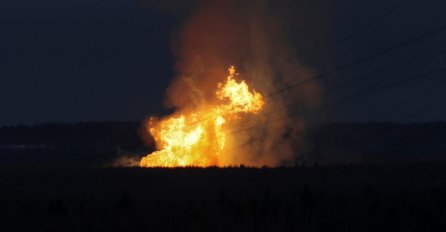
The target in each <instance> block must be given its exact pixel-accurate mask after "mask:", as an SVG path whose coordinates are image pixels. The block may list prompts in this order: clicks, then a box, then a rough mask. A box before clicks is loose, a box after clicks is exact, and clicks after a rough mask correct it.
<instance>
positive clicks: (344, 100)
mask: <svg viewBox="0 0 446 232" xmlns="http://www.w3.org/2000/svg"><path fill="white" fill-rule="evenodd" d="M432 58H433V57H431V58H429V59H427V60H425V61H424V62H422V63H420V64H418V65H416V66H410V67H409V68H408V69H406V70H403V71H402V72H399V73H397V74H396V75H393V77H399V76H401V75H403V74H405V73H406V72H408V71H412V69H413V68H415V67H417V66H419V65H422V64H425V63H426V62H427V61H430V60H431V59H432ZM444 69H446V67H444V68H441V69H437V70H434V71H430V72H427V73H422V74H418V75H415V76H412V77H411V78H407V79H403V80H399V81H395V82H392V83H390V84H388V85H385V86H378V87H375V88H374V89H371V90H368V91H364V92H363V91H359V92H357V93H355V94H354V95H352V96H347V97H345V98H342V99H340V100H337V101H334V102H332V103H331V104H332V105H334V104H339V103H343V102H346V101H349V100H352V99H356V98H358V97H362V96H364V95H367V94H370V93H372V92H376V91H380V90H383V89H387V88H391V87H394V86H397V85H400V84H404V83H406V82H410V81H413V80H416V79H419V78H421V77H424V76H427V75H431V74H435V73H438V72H441V71H443V70H444ZM366 76H367V75H366ZM348 83H349V82H344V83H343V84H341V85H338V86H335V87H334V88H332V89H331V90H330V91H332V90H336V89H338V88H340V87H342V86H344V85H345V84H348ZM327 92H328V91H327ZM319 94H320V93H318V94H317V95H319ZM313 96H316V94H315V95H313ZM299 103H300V102H292V103H291V104H289V105H287V106H286V107H285V108H284V109H281V110H275V111H272V112H269V113H268V114H275V113H278V112H282V111H285V110H288V109H289V108H291V107H294V106H295V105H297V104H299ZM318 110H320V108H316V109H309V110H306V111H304V112H301V113H300V114H299V115H301V114H303V115H305V114H308V113H314V111H318ZM285 119H288V116H286V117H281V118H279V119H274V121H276V120H285ZM262 125H263V123H258V124H254V125H251V126H248V127H245V128H241V129H237V130H235V131H232V132H231V134H232V133H239V132H242V131H245V130H249V129H252V128H255V127H258V126H262Z"/></svg>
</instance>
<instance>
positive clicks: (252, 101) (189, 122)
mask: <svg viewBox="0 0 446 232" xmlns="http://www.w3.org/2000/svg"><path fill="white" fill-rule="evenodd" d="M228 71H229V75H228V78H227V80H226V82H225V83H224V84H223V83H218V85H217V91H216V92H215V94H216V97H217V99H218V103H217V104H213V105H209V106H206V107H201V108H200V109H199V110H197V111H194V112H192V113H189V114H181V115H179V116H172V117H169V118H166V119H163V120H162V121H156V120H155V119H154V118H150V120H149V132H150V134H151V135H152V136H153V138H154V140H155V143H156V146H157V149H158V151H155V152H153V153H151V154H149V155H147V156H146V157H144V158H142V159H141V162H140V166H141V167H178V166H199V167H206V166H224V165H233V164H235V163H234V161H233V160H232V159H231V157H230V156H229V155H228V152H226V153H225V149H226V148H227V143H228V137H229V136H230V133H229V131H228V128H225V124H227V123H228V122H229V121H235V120H238V119H240V117H241V116H242V113H253V114H256V113H258V112H260V111H261V110H262V108H263V106H264V104H265V102H264V100H263V97H262V95H261V94H260V93H257V92H256V91H255V90H253V91H252V92H251V91H249V87H248V85H247V84H246V82H245V81H244V80H242V81H241V82H237V81H236V80H235V76H236V75H237V74H236V70H235V67H234V66H231V67H230V68H229V69H228ZM199 115H200V116H202V115H207V117H206V118H199ZM209 115H211V116H209Z"/></svg>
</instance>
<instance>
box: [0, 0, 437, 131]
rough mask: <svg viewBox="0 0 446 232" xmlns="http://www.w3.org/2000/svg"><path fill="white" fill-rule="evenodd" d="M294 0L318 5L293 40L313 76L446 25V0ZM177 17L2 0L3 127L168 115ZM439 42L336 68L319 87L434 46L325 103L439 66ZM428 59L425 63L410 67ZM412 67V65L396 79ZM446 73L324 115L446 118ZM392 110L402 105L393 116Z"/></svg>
mask: <svg viewBox="0 0 446 232" xmlns="http://www.w3.org/2000/svg"><path fill="white" fill-rule="evenodd" d="M334 2H336V3H334ZM297 7H308V10H309V12H314V13H315V14H311V18H310V16H308V17H309V18H308V21H305V20H304V21H303V22H301V24H302V23H303V24H306V25H307V27H301V28H296V30H295V33H293V38H292V39H296V40H297V38H299V37H301V38H306V40H305V39H303V40H300V41H313V43H311V44H310V42H307V43H304V44H302V42H300V44H299V46H296V47H298V48H299V49H300V51H301V53H300V54H301V55H302V57H299V58H301V59H302V60H305V61H306V64H307V65H310V66H312V67H313V68H314V69H315V70H316V71H317V72H324V71H329V70H332V69H334V68H336V67H339V66H341V65H343V64H346V63H350V62H351V61H354V60H358V59H360V58H362V57H365V56H367V55H369V54H373V53H375V52H378V51H381V50H384V49H386V48H388V47H392V46H394V45H396V44H399V43H401V42H402V41H405V40H407V39H409V38H412V37H416V36H418V35H420V34H423V33H424V32H427V31H430V30H432V29H435V28H437V27H440V26H441V25H444V24H446V14H445V13H444V12H446V2H445V1H441V0H430V1H421V0H418V1H416V0H406V1H388V0H380V1H354V0H341V1H328V0H325V1H324V0H318V1H310V0H305V1H301V2H300V4H299V5H298V6H297ZM391 9H394V10H392V11H391ZM389 11H390V13H385V12H389ZM309 15H310V14H309ZM317 17H323V18H324V19H325V21H324V22H325V24H324V25H320V24H316V21H314V20H315V18H317ZM301 18H302V17H301ZM179 22H180V20H179V19H178V17H176V16H173V15H172V14H170V13H168V12H165V11H160V10H155V9H151V8H149V7H147V6H146V5H144V4H142V3H141V2H139V1H136V0H108V1H105V0H41V1H31V0H22V1H17V0H7V1H2V2H1V3H0V28H1V36H0V77H1V84H0V115H1V117H0V125H11V124H18V123H27V124H29V123H41V122H76V121H90V120H94V121H101V120H141V119H143V118H144V117H145V116H147V115H148V114H152V113H161V112H163V108H162V102H163V98H164V91H165V89H166V87H167V86H168V83H169V82H170V80H171V78H172V77H173V76H174V72H173V68H172V66H173V64H174V58H173V57H172V55H171V49H170V41H171V36H172V32H173V31H174V29H175V28H177V27H178V23H179ZM312 24H314V26H313V25H312ZM290 25H294V24H293V23H290ZM366 25H369V26H367V27H366V28H365V29H361V28H363V27H364V26H366ZM302 28H312V30H308V31H305V30H302ZM299 29H300V30H299ZM318 30H323V31H324V32H325V35H326V36H327V38H324V39H323V40H317V39H314V38H312V36H315V35H317V34H318V33H314V32H313V31H318ZM351 35H353V36H352V37H349V36H351ZM345 38H348V39H347V40H345V42H344V43H342V41H344V39H345ZM445 39H446V32H445V31H441V32H439V33H437V34H435V35H432V36H430V37H426V38H424V39H423V40H420V41H418V42H417V43H413V44H409V45H407V46H405V47H402V48H400V49H397V50H395V51H392V52H390V53H388V54H386V55H385V56H380V57H376V58H375V59H373V60H370V61H368V62H364V63H362V64H359V65H355V66H354V67H352V68H349V69H345V70H343V71H342V72H337V73H336V75H333V76H331V77H330V78H327V79H326V80H325V79H324V80H321V81H320V85H321V86H322V90H323V91H324V90H326V89H330V88H331V87H332V86H335V85H337V84H338V83H342V82H343V81H348V80H350V79H351V78H355V77H357V76H359V75H363V74H367V73H370V72H371V71H372V70H373V69H375V68H378V67H381V66H383V65H389V64H390V65H392V64H393V63H394V62H396V61H398V60H401V59H406V58H407V57H411V56H414V55H417V54H419V53H422V52H424V51H426V50H429V49H435V52H432V53H428V54H426V55H425V56H417V58H416V59H414V60H412V61H410V62H409V63H404V64H402V65H401V66H397V65H392V69H388V70H387V71H386V72H383V73H378V74H376V75H373V76H371V77H370V78H366V79H363V80H360V81H356V82H351V83H350V84H349V85H347V86H346V87H345V88H342V89H340V90H339V91H335V92H331V93H323V94H322V97H323V98H322V99H323V101H336V99H338V98H343V97H345V96H350V95H352V94H355V93H356V92H358V91H366V90H367V89H369V88H373V87H375V86H381V85H386V84H389V83H392V82H394V81H396V80H398V78H400V79H401V78H407V77H408V76H410V75H415V74H417V73H425V72H430V71H431V70H436V69H439V68H442V67H443V65H444V64H445V58H446V57H444V51H445V49H446V48H445V47H444V46H443V47H441V44H443V43H446V40H445ZM314 41H316V42H314ZM319 41H324V42H323V43H322V42H319ZM296 43H298V42H296ZM327 49H329V50H328V52H325V51H327ZM423 60H428V61H426V62H425V64H424V65H420V66H417V64H418V63H419V62H422V61H423ZM412 66H413V67H414V69H413V70H411V71H407V73H405V74H404V75H402V76H401V75H400V76H397V74H398V73H400V72H402V70H406V69H407V68H410V67H412ZM445 74H446V72H445V73H438V74H436V76H432V77H431V76H429V78H428V77H423V78H419V79H417V80H414V81H411V82H408V83H405V84H400V85H396V86H395V87H392V88H389V89H387V90H385V91H384V90H383V91H378V92H377V93H376V94H373V95H370V96H365V97H361V98H359V97H358V98H356V99H353V100H351V101H348V102H345V103H343V104H329V105H328V106H325V108H324V109H326V110H325V111H323V113H322V114H320V115H321V117H322V118H323V119H325V120H331V121H339V120H342V121H352V120H354V121H357V120H359V121H361V120H362V121H364V120H370V119H372V118H374V115H375V114H377V115H379V114H380V113H385V115H384V117H383V118H382V120H393V121H401V120H402V119H404V118H405V117H406V116H408V115H411V114H413V113H416V112H418V111H420V110H422V109H424V108H426V110H425V112H423V113H422V114H420V115H418V116H417V117H412V118H410V121H431V120H445V119H446V107H445V106H446V103H445V104H440V103H439V104H438V105H436V106H432V107H431V105H432V104H434V103H435V102H436V101H439V100H441V99H442V98H444V97H446V94H444V93H445V91H446V83H442V81H443V79H444V78H445ZM432 86H433V87H432ZM333 99H334V100H333ZM408 99H409V100H408ZM410 99H412V100H410ZM403 102H404V104H402V103H403ZM396 106H398V107H396ZM394 108H397V110H396V109H395V111H394V112H392V111H391V109H394ZM387 112H389V113H387ZM380 119H381V118H380Z"/></svg>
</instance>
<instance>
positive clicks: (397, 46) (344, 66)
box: [189, 25, 446, 126]
mask: <svg viewBox="0 0 446 232" xmlns="http://www.w3.org/2000/svg"><path fill="white" fill-rule="evenodd" d="M445 29H446V25H442V26H441V27H438V28H436V29H434V30H431V31H428V32H425V33H423V34H421V35H418V36H415V37H412V38H410V39H408V40H405V41H403V42H401V43H398V44H396V45H394V46H391V47H388V48H386V49H384V50H381V51H379V52H375V53H372V54H369V55H367V56H365V57H363V58H361V59H358V60H355V61H353V62H350V63H347V64H344V65H341V66H339V67H337V68H335V69H333V70H331V71H328V72H325V73H322V74H319V75H316V76H313V77H311V78H308V79H306V80H303V81H301V82H297V83H295V84H292V85H289V86H287V87H285V88H282V89H279V90H277V91H273V92H271V93H269V94H266V95H265V96H264V98H265V99H266V98H270V97H273V96H276V95H278V94H281V93H283V92H287V91H290V90H292V89H294V88H296V87H299V86H302V85H304V84H307V83H309V82H312V81H315V80H318V79H323V78H326V77H328V76H330V75H331V74H334V73H336V72H339V71H342V70H345V69H348V68H350V67H353V66H355V65H358V64H361V63H364V62H366V61H368V60H371V59H373V58H375V57H379V56H382V55H385V54H387V53H390V52H391V51H393V50H396V49H399V48H402V47H405V46H407V45H409V44H412V43H415V42H417V41H419V40H422V39H424V38H426V37H429V36H431V35H434V34H436V33H438V32H440V31H442V30H445ZM426 52H427V53H428V52H429V51H426ZM229 110H231V109H226V110H225V111H229ZM217 116H218V115H216V114H211V115H210V116H208V117H204V118H200V119H198V120H196V121H193V122H191V123H189V126H192V125H195V124H197V123H199V122H202V121H206V120H209V119H212V118H215V117H217Z"/></svg>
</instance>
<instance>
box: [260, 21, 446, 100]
mask: <svg viewBox="0 0 446 232" xmlns="http://www.w3.org/2000/svg"><path fill="white" fill-rule="evenodd" d="M445 29H446V25H442V26H441V27H438V28H435V29H433V30H431V31H428V32H425V33H423V34H421V35H418V36H415V37H412V38H410V39H408V40H405V41H403V42H401V43H398V44H396V45H393V46H391V47H388V48H386V49H384V50H381V51H379V52H375V53H372V54H369V55H367V56H365V57H363V58H360V59H358V60H355V61H352V62H350V63H347V64H344V65H341V66H339V67H337V68H335V69H333V70H331V71H328V72H325V73H322V74H319V75H316V76H314V77H312V78H308V79H306V80H304V81H301V82H297V83H295V84H292V85H290V86H287V87H285V88H282V89H279V90H277V91H275V92H272V93H270V94H268V95H267V97H271V96H274V95H277V94H279V93H282V92H286V91H290V90H291V89H294V88H296V87H298V86H301V85H302V84H305V83H308V82H310V81H314V80H317V79H322V78H325V77H327V76H329V75H331V74H334V73H336V72H339V71H342V70H345V69H347V68H350V67H352V66H355V65H358V64H361V63H364V62H366V61H369V60H371V59H374V58H376V57H379V56H382V55H385V54H387V53H390V52H391V51H393V50H396V49H399V48H402V47H405V46H407V45H409V44H412V43H415V42H417V41H419V40H422V39H424V38H426V37H429V36H431V35H434V34H436V33H438V32H440V31H443V30H445Z"/></svg>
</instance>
